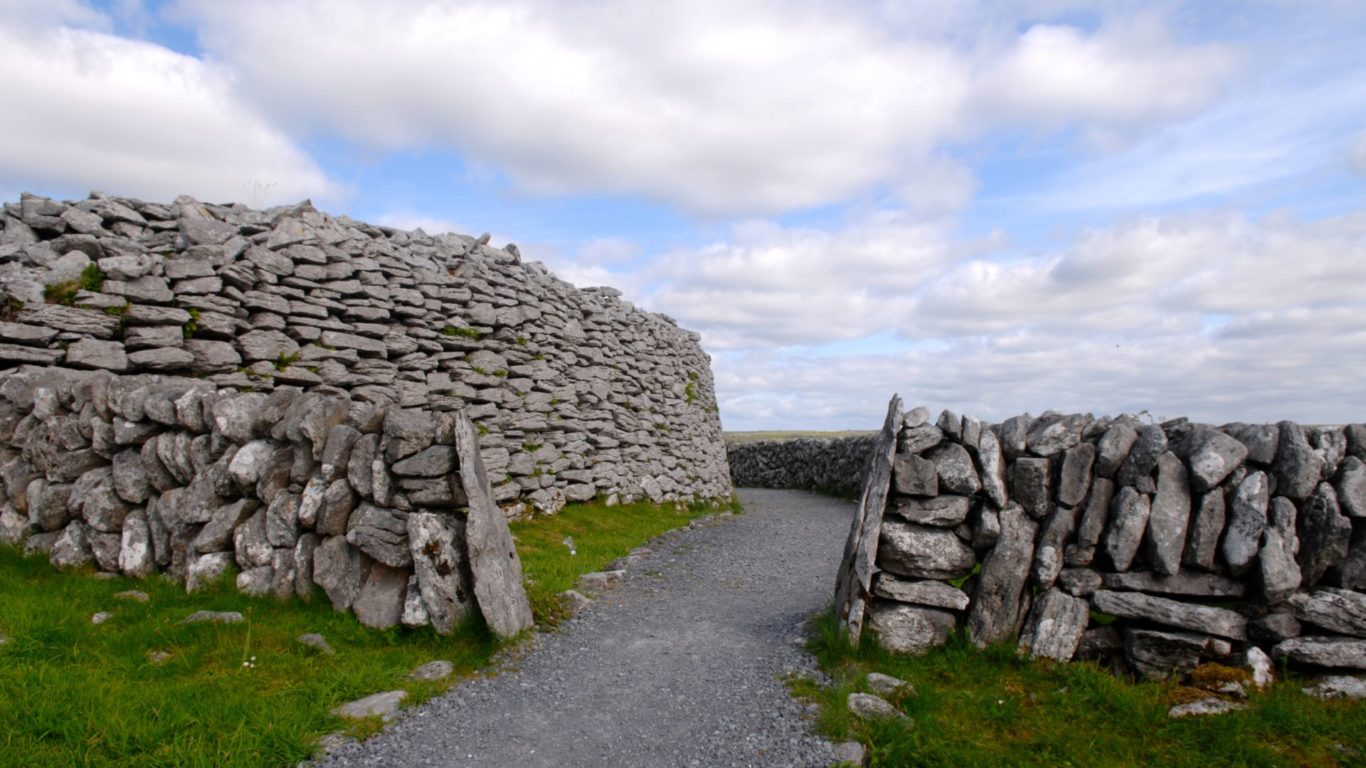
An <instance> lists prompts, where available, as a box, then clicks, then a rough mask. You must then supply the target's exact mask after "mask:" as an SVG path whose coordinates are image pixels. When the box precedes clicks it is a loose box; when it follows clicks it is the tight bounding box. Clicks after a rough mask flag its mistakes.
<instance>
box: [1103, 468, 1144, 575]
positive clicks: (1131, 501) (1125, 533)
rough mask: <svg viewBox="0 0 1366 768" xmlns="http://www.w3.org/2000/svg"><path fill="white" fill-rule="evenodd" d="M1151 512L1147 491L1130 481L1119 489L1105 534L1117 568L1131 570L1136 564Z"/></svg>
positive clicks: (1106, 543)
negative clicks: (1144, 492)
mask: <svg viewBox="0 0 1366 768" xmlns="http://www.w3.org/2000/svg"><path fill="white" fill-rule="evenodd" d="M1151 514H1152V508H1151V507H1150V506H1149V501H1148V497H1147V496H1146V495H1145V494H1142V493H1139V492H1138V491H1136V490H1134V489H1133V488H1132V487H1130V486H1127V485H1126V486H1124V487H1122V488H1120V489H1119V493H1118V494H1117V495H1116V496H1115V500H1114V502H1112V504H1111V513H1110V529H1109V531H1108V532H1107V533H1106V536H1105V552H1106V554H1108V555H1109V556H1110V561H1111V562H1112V563H1114V565H1115V568H1116V569H1118V570H1121V571H1127V570H1129V566H1131V565H1133V562H1134V558H1135V557H1137V556H1138V547H1139V545H1140V544H1142V543H1143V534H1144V532H1145V531H1147V529H1148V517H1149V515H1151Z"/></svg>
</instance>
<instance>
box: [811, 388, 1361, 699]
mask: <svg viewBox="0 0 1366 768" xmlns="http://www.w3.org/2000/svg"><path fill="white" fill-rule="evenodd" d="M893 403H894V404H893V407H892V408H891V411H892V412H891V413H890V414H889V416H888V424H887V426H886V427H885V429H884V434H883V437H882V438H881V443H880V445H879V447H878V449H877V450H876V452H875V454H874V456H875V458H874V461H873V463H872V468H873V471H870V473H869V481H868V485H867V486H866V488H865V495H864V502H863V504H861V505H860V509H859V516H858V519H856V520H855V523H854V528H853V529H852V530H851V533H850V545H849V546H848V548H847V549H846V558H845V563H844V565H843V566H842V567H841V571H840V580H839V589H838V592H839V595H838V602H839V603H840V611H841V615H842V617H843V618H844V620H845V621H846V624H847V626H848V627H849V628H850V630H851V632H852V633H853V634H854V635H855V636H858V635H859V634H860V633H861V632H862V629H863V628H864V627H865V626H867V627H868V628H870V629H871V631H872V632H873V633H874V634H876V635H877V636H878V637H879V639H880V640H881V641H882V642H883V643H884V644H885V645H887V646H889V647H891V648H893V649H896V650H901V651H907V652H920V651H923V650H924V649H926V648H929V647H932V646H935V645H938V644H940V643H943V642H944V641H945V640H946V639H947V638H948V635H949V633H950V632H951V631H952V630H953V629H954V628H955V627H958V626H964V627H966V629H967V632H968V634H969V636H970V637H971V638H972V639H973V640H974V641H975V642H977V643H978V644H987V643H996V642H1011V643H1018V646H1019V648H1020V649H1021V650H1022V651H1024V652H1027V653H1031V654H1033V655H1035V656H1046V657H1049V658H1054V659H1057V660H1060V661H1066V660H1069V659H1072V658H1073V657H1078V656H1080V657H1088V658H1105V657H1111V658H1114V659H1117V660H1122V662H1123V664H1124V665H1125V666H1126V667H1127V668H1128V669H1129V670H1131V671H1132V672H1134V673H1136V674H1138V675H1141V676H1145V677H1150V678H1165V677H1168V676H1171V675H1176V674H1181V673H1182V672H1185V671H1189V670H1190V669H1191V668H1192V667H1193V666H1194V665H1196V664H1198V663H1201V662H1202V661H1204V660H1218V661H1222V662H1225V663H1228V662H1230V661H1231V662H1235V663H1241V662H1243V661H1244V660H1246V659H1249V658H1261V659H1263V660H1264V659H1265V656H1266V655H1268V654H1269V655H1270V656H1271V657H1275V658H1283V659H1286V660H1288V661H1289V662H1291V663H1293V664H1297V665H1303V666H1306V667H1314V668H1341V669H1366V425H1351V426H1348V427H1346V428H1342V427H1314V428H1308V427H1301V426H1299V425H1297V424H1294V423H1292V422H1280V423H1279V424H1274V425H1273V424H1227V425H1224V426H1222V427H1217V428H1216V427H1212V426H1208V425H1203V424H1192V423H1190V422H1188V421H1186V420H1184V419H1182V420H1176V421H1169V422H1166V423H1163V424H1148V423H1143V422H1141V421H1140V420H1138V419H1135V418H1133V417H1130V416H1121V417H1118V418H1113V419H1108V418H1106V419H1096V418H1093V417H1092V416H1090V415H1089V414H1072V415H1064V414H1058V413H1055V412H1049V413H1046V414H1044V415H1043V416H1040V417H1038V418H1031V417H1030V416H1028V415H1024V416H1019V417H1016V418H1012V419H1008V420H1007V421H1005V422H1004V423H1002V424H999V425H985V424H982V423H981V422H979V421H978V420H976V419H973V418H971V417H962V418H960V417H958V416H957V415H955V414H953V413H951V412H948V411H946V412H944V413H943V414H942V415H941V416H940V417H939V419H938V420H937V421H936V422H933V423H932V422H930V421H929V419H928V417H929V413H928V412H927V411H926V410H925V409H923V408H918V409H915V410H912V411H910V412H908V413H905V414H903V413H902V412H901V411H900V409H899V401H897V400H894V401H893Z"/></svg>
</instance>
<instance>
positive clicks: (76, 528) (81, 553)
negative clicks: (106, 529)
mask: <svg viewBox="0 0 1366 768" xmlns="http://www.w3.org/2000/svg"><path fill="white" fill-rule="evenodd" d="M48 559H49V560H51V561H52V564H53V565H54V566H56V567H58V568H82V567H84V566H87V565H90V564H91V563H92V562H94V560H95V555H94V553H93V552H91V549H90V535H89V529H88V528H86V526H85V524H84V523H82V522H81V521H80V520H73V521H71V522H70V523H69V524H68V525H67V526H66V527H65V528H63V529H62V532H61V535H60V536H58V537H57V540H56V541H55V542H54V543H53V545H52V551H51V553H50V554H49V555H48Z"/></svg>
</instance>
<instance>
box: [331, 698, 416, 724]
mask: <svg viewBox="0 0 1366 768" xmlns="http://www.w3.org/2000/svg"><path fill="white" fill-rule="evenodd" d="M407 697H408V692H407V691H384V692H383V693H376V694H371V695H370V696H366V697H365V698H363V699H356V700H355V701H349V702H347V703H345V704H342V705H341V706H339V707H337V708H336V709H334V710H332V714H334V715H336V716H337V717H345V718H350V719H353V720H364V719H365V718H367V717H374V716H376V715H378V716H380V717H382V718H384V720H385V721H386V722H387V721H389V720H393V719H394V718H395V717H396V716H397V715H398V705H399V704H400V703H401V702H402V701H403V700H404V699H405V698H407Z"/></svg>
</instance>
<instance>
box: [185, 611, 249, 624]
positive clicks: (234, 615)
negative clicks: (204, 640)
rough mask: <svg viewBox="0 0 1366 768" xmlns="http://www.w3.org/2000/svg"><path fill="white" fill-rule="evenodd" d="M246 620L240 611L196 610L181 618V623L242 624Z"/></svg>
mask: <svg viewBox="0 0 1366 768" xmlns="http://www.w3.org/2000/svg"><path fill="white" fill-rule="evenodd" d="M243 621H244V618H243V616H242V614H241V613H240V612H238V611H195V612H194V613H192V614H190V615H189V616H186V617H185V618H184V619H181V621H180V623H181V624H241V623H242V622H243Z"/></svg>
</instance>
